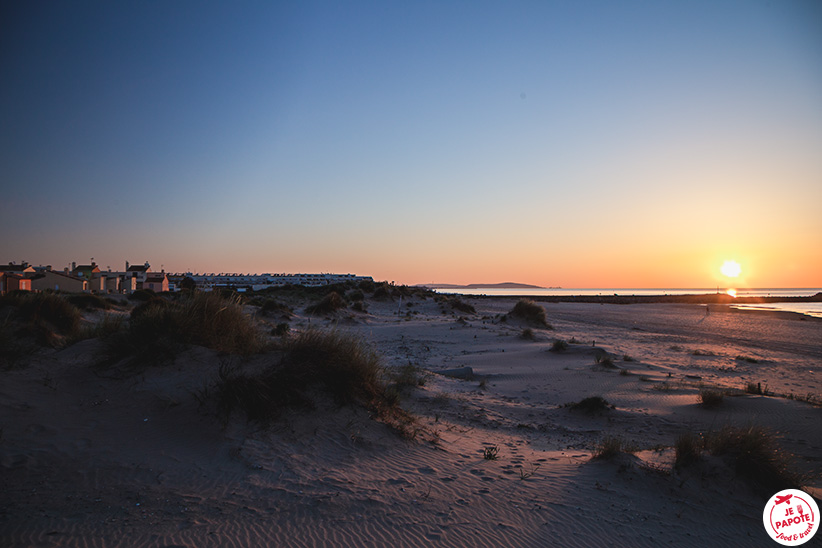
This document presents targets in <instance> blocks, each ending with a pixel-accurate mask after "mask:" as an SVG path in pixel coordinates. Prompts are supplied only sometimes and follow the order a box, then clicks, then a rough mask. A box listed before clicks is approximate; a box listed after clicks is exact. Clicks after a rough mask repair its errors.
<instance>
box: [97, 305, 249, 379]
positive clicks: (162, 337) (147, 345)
mask: <svg viewBox="0 0 822 548" xmlns="http://www.w3.org/2000/svg"><path fill="white" fill-rule="evenodd" d="M107 342H108V350H109V352H108V353H109V356H108V360H107V361H109V362H112V361H117V360H119V359H123V358H127V357H130V358H132V361H133V362H134V363H139V364H144V363H152V362H162V361H167V360H170V359H173V358H174V357H175V356H176V354H177V353H178V352H179V350H180V348H181V347H182V346H184V345H188V344H192V345H198V346H204V347H206V348H211V349H212V350H216V351H218V352H224V353H228V354H240V355H244V356H247V355H251V354H254V353H256V352H259V351H261V350H262V349H263V347H264V343H263V340H262V338H261V337H260V332H259V330H258V327H257V325H256V324H255V323H254V322H253V320H252V319H251V318H250V317H249V316H247V315H246V314H245V313H244V312H243V307H242V305H241V304H240V299H239V297H237V296H236V295H222V294H220V293H215V292H191V293H187V294H186V295H185V296H183V297H182V298H181V299H180V300H179V301H175V302H171V301H168V300H166V299H164V298H161V297H153V298H152V299H150V300H148V301H146V302H144V303H142V304H140V305H139V306H137V307H135V308H134V310H132V311H131V319H130V321H129V326H128V328H127V329H125V330H123V331H120V332H118V333H115V334H113V335H112V336H110V337H108V339H107Z"/></svg>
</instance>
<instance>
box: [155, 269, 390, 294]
mask: <svg viewBox="0 0 822 548" xmlns="http://www.w3.org/2000/svg"><path fill="white" fill-rule="evenodd" d="M170 277H171V280H172V282H173V283H174V284H176V285H178V286H179V284H181V283H182V281H183V280H184V279H186V278H190V279H191V280H193V281H194V283H195V284H196V285H197V289H201V290H204V291H210V290H213V289H219V288H232V289H238V290H240V291H249V290H250V291H259V290H261V289H266V288H269V287H283V286H286V285H301V286H306V287H318V286H323V285H332V284H338V283H345V282H361V281H370V282H373V281H374V279H373V278H372V277H371V276H357V275H355V274H269V273H266V274H228V273H220V274H214V273H212V274H195V273H192V272H186V273H184V274H172V275H170Z"/></svg>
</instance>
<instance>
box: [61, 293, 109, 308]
mask: <svg viewBox="0 0 822 548" xmlns="http://www.w3.org/2000/svg"><path fill="white" fill-rule="evenodd" d="M66 300H67V301H68V302H70V303H71V304H73V305H74V306H76V307H77V308H79V309H80V310H94V309H98V310H107V309H109V308H111V303H109V302H108V301H107V300H106V299H103V298H102V297H100V296H98V295H94V294H91V293H76V294H74V295H68V296H67V297H66Z"/></svg>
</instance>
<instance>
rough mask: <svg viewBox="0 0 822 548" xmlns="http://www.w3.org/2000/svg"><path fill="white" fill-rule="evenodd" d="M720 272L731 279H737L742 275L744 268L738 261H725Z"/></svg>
mask: <svg viewBox="0 0 822 548" xmlns="http://www.w3.org/2000/svg"><path fill="white" fill-rule="evenodd" d="M719 271H720V272H722V274H724V275H725V276H727V277H729V278H736V277H738V276H739V275H740V274H741V273H742V267H741V266H739V263H738V262H736V261H725V262H724V263H722V266H721V267H720V269H719Z"/></svg>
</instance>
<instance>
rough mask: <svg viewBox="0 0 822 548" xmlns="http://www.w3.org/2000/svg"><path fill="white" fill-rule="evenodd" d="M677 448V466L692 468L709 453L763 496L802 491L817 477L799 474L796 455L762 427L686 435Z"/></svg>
mask: <svg viewBox="0 0 822 548" xmlns="http://www.w3.org/2000/svg"><path fill="white" fill-rule="evenodd" d="M675 448H676V457H675V461H674V466H675V467H677V468H682V467H685V466H688V465H691V464H693V463H695V462H697V461H699V460H700V459H701V457H702V453H703V451H707V452H708V453H710V454H711V455H714V456H716V457H720V458H721V459H722V460H724V461H725V462H726V463H727V464H728V465H729V466H730V467H731V468H732V469H733V470H734V472H735V473H736V474H737V475H738V476H739V477H741V478H743V479H744V480H746V481H747V482H748V483H749V484H750V485H751V487H752V488H753V489H754V490H755V491H757V492H758V493H760V494H762V495H764V496H769V495H770V494H772V493H774V492H776V491H781V490H782V489H801V488H802V486H803V485H805V484H807V482H808V481H810V480H812V479H814V478H815V477H816V476H812V475H809V474H806V473H803V472H800V471H798V470H797V469H796V468H795V458H794V457H793V455H791V454H790V453H787V452H786V451H784V450H783V449H782V448H781V447H780V446H779V443H778V441H777V436H776V435H775V434H774V433H773V432H771V431H769V430H767V429H766V428H763V427H761V426H751V427H747V428H737V427H732V426H728V427H725V428H722V429H720V430H718V431H716V432H710V433H708V434H705V435H704V436H699V435H696V434H690V433H688V434H683V435H682V436H680V437H679V438H677V441H676V446H675Z"/></svg>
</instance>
